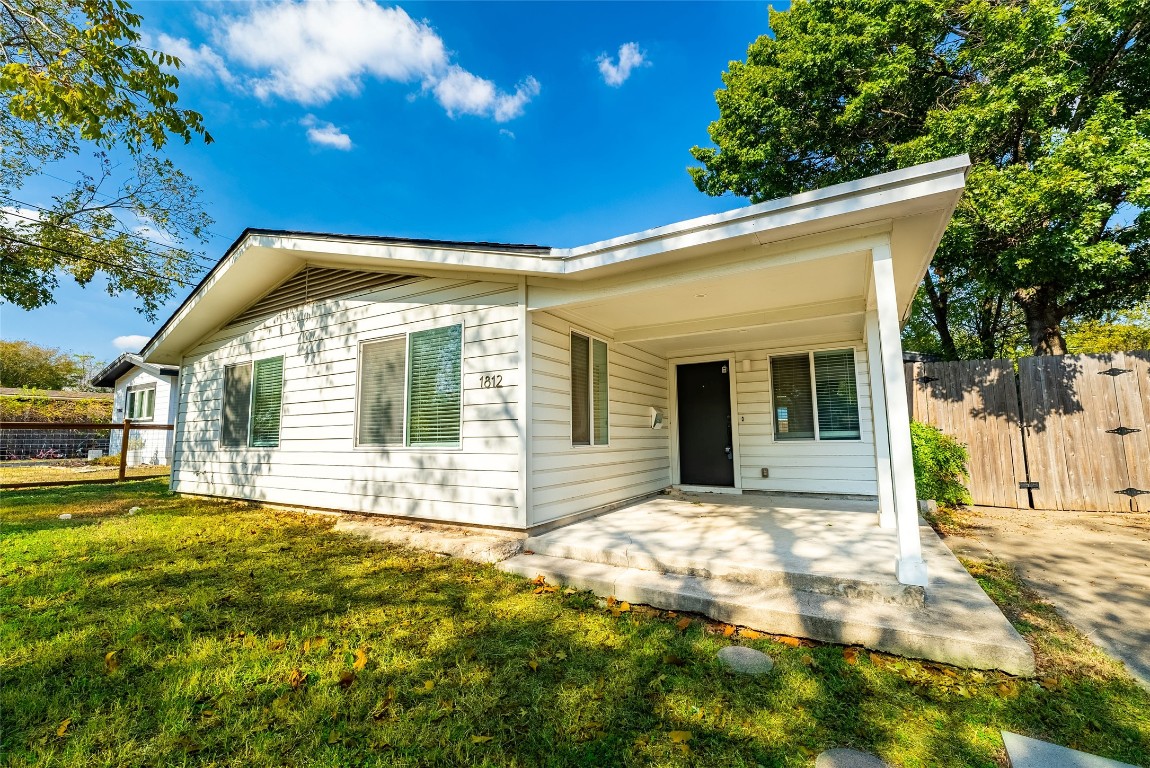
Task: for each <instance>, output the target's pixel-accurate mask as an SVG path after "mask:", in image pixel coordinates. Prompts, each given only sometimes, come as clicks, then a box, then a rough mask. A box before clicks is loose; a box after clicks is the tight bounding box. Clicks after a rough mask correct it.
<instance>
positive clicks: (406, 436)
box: [403, 318, 467, 451]
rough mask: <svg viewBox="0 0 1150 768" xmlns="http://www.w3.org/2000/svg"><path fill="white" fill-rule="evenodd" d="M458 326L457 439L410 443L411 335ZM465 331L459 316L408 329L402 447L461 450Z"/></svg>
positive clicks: (417, 449) (420, 449)
mask: <svg viewBox="0 0 1150 768" xmlns="http://www.w3.org/2000/svg"><path fill="white" fill-rule="evenodd" d="M457 325H458V326H459V424H458V428H459V440H457V441H456V442H454V443H423V444H420V445H412V444H411V429H410V422H411V371H412V366H411V337H412V336H414V335H415V334H417V333H427V332H428V331H437V330H440V329H443V328H453V327H455V326H457ZM466 331H467V328H466V326H465V325H464V322H463V319H462V318H460V320H459V322H458V323H448V324H447V325H437V326H433V327H431V328H420V329H419V330H408V331H406V333H407V363H406V364H405V365H404V376H405V380H404V389H405V392H404V412H403V415H404V425H403V447H404V448H407V449H409V450H413V451H460V450H463V383H464V382H463V347H464V346H465V345H466V342H465V341H464V337H465V333H466Z"/></svg>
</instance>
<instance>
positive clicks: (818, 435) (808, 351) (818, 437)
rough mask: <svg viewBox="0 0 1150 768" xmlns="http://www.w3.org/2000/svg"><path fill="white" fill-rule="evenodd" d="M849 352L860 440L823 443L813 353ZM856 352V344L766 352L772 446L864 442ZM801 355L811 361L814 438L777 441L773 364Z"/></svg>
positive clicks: (838, 439)
mask: <svg viewBox="0 0 1150 768" xmlns="http://www.w3.org/2000/svg"><path fill="white" fill-rule="evenodd" d="M848 349H849V350H850V352H851V370H852V371H853V372H854V382H855V415H856V416H857V417H858V422H859V436H858V437H848V438H827V439H825V440H824V439H823V436H822V432H821V430H820V428H819V391H818V379H817V378H816V377H815V353H816V352H845V351H847V350H848ZM858 352H859V345H858V344H847V345H843V344H841V343H840V344H833V343H830V344H824V345H819V346H812V347H805V348H804V347H796V348H793V349H790V350H779V351H778V352H769V351H768V352H767V376H768V378H769V379H770V390H769V392H770V400H771V419H770V425H769V426H770V428H771V442H772V443H779V444H782V445H788V444H803V443H862V442H866V441H865V440H863V436H862V435H863V430H862V414H861V413H860V412H859V398H858V375H859V373H858V360H857V358H858ZM801 354H805V355H806V356H807V359H808V360H809V361H810V376H811V413H812V414H813V416H814V429H815V436H814V437H801V438H798V439H795V440H780V439H779V437H778V433H776V432H775V419H776V417H777V416H778V414H777V413H776V412H775V409H776V407H777V406H776V405H775V371H774V367H773V363H772V361H773V360H774V359H775V358H776V357H798V356H799V355H801Z"/></svg>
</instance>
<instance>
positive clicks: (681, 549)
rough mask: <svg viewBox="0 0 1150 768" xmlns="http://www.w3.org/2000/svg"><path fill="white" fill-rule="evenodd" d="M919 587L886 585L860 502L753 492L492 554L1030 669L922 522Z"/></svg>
mask: <svg viewBox="0 0 1150 768" xmlns="http://www.w3.org/2000/svg"><path fill="white" fill-rule="evenodd" d="M920 535H921V536H922V542H923V557H924V559H926V561H927V565H928V568H929V571H930V584H929V586H928V587H927V588H926V590H925V593H924V592H923V591H922V590H921V588H918V587H908V586H906V585H902V584H899V583H898V582H897V580H896V578H895V574H894V559H895V552H896V551H897V546H896V541H895V534H894V532H893V531H889V530H883V529H881V528H879V527H878V524H877V520H876V515H875V512H874V505H873V504H868V503H865V502H827V501H811V500H809V499H802V500H799V499H793V498H792V499H780V498H772V497H765V496H754V495H742V496H737V495H729V496H723V495H715V494H704V495H689V496H687V497H685V498H670V497H659V498H655V499H651V500H647V501H642V502H638V503H636V504H632V505H630V506H627V507H624V508H622V509H619V510H616V511H614V512H609V513H607V514H604V515H600V516H599V517H595V518H592V519H589V520H584V521H582V522H578V523H573V524H571V525H569V526H566V527H563V528H559V529H557V530H554V531H550V532H548V533H545V534H542V535H540V536H532V537H530V538H529V539H528V540H527V541H526V542H525V544H524V553H523V554H522V555H518V556H516V557H512V558H510V559H508V560H505V561H504V562H502V563H500V564H499V565H498V566H497V567H499V568H501V569H503V570H506V571H510V572H512V573H518V574H520V575H523V576H527V577H529V578H530V577H535V576H539V575H542V576H545V577H546V578H548V579H550V580H552V581H555V582H558V583H564V584H570V585H573V586H577V587H580V588H584V589H590V590H593V591H595V592H597V593H599V594H602V595H614V596H615V597H617V598H618V599H620V600H627V601H628V602H633V603H643V604H647V605H652V606H655V607H658V608H664V609H669V610H680V611H694V612H698V613H702V614H704V615H707V616H710V617H711V618H713V619H716V620H719V621H724V622H728V623H731V624H739V625H743V626H748V627H751V628H753V629H757V630H760V631H764V632H772V633H779V634H789V635H796V636H801V637H809V638H813V639H816V640H825V641H829V642H836V643H843V644H858V645H863V646H866V647H868V648H873V649H875V650H882V651H888V652H891V653H897V654H901V655H904V656H916V657H919V658H926V659H932V660H936V661H944V662H947V663H951V664H956V665H960V666H970V667H978V668H998V669H1003V670H1005V671H1008V672H1011V673H1014V674H1030V673H1031V672H1033V669H1034V655H1033V653H1032V652H1031V650H1030V647H1029V646H1028V645H1027V644H1026V642H1025V641H1024V640H1023V639H1022V637H1021V636H1020V635H1019V634H1018V633H1017V632H1016V631H1015V630H1014V628H1013V627H1012V626H1011V625H1010V623H1009V622H1008V621H1007V620H1006V618H1005V617H1004V616H1003V615H1002V613H1001V611H999V610H998V608H997V606H995V605H994V603H993V602H992V601H991V600H990V598H989V597H987V595H986V593H984V592H983V591H982V589H981V588H979V586H978V584H977V582H975V581H974V579H973V578H971V576H970V575H969V574H968V573H967V572H966V570H965V569H964V568H963V567H962V565H961V564H960V563H959V562H958V560H956V559H955V557H954V555H953V554H951V552H950V550H949V549H948V548H947V547H946V545H945V544H943V543H942V542H941V540H940V539H939V538H938V537H937V536H936V535H935V533H934V531H933V530H931V529H930V527H929V526H926V525H923V526H922V527H921V528H920Z"/></svg>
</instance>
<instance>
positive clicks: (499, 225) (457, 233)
mask: <svg viewBox="0 0 1150 768" xmlns="http://www.w3.org/2000/svg"><path fill="white" fill-rule="evenodd" d="M136 10H137V11H138V12H140V13H141V14H142V15H143V17H144V24H143V27H144V30H145V32H146V33H147V35H148V40H149V42H150V43H151V44H152V45H154V46H155V47H158V48H161V49H163V50H166V51H168V52H171V53H174V54H176V55H179V56H181V57H182V58H183V59H184V60H185V67H184V70H183V73H182V74H181V86H180V97H181V98H180V104H181V106H184V107H188V108H191V109H195V110H197V111H199V112H202V113H203V115H204V118H205V123H206V125H207V127H208V129H209V131H210V132H211V133H212V135H213V136H214V138H215V140H216V141H215V143H214V144H212V145H210V146H204V145H203V144H195V145H191V146H187V147H185V146H179V147H173V148H172V150H171V151H170V156H171V157H172V159H173V160H175V161H176V162H177V163H178V164H179V165H180V167H181V168H182V169H183V170H185V171H186V172H187V173H188V174H189V175H191V176H192V178H193V179H194V180H195V182H196V183H197V184H198V185H199V186H201V187H202V188H203V191H204V198H205V201H206V203H207V209H208V211H209V213H210V214H211V215H212V216H213V218H214V219H215V224H214V225H213V227H212V232H213V239H212V241H211V243H210V244H209V246H208V247H207V250H206V255H207V257H208V259H210V260H211V261H213V262H214V261H215V260H216V259H218V258H219V257H220V256H221V255H222V254H223V252H224V249H225V248H226V247H227V246H228V245H229V244H230V243H231V242H232V240H234V239H235V237H236V236H237V235H238V234H239V233H240V231H242V230H243V228H244V227H248V226H255V227H269V228H284V229H299V230H318V231H326V232H341V233H355V234H377V235H397V236H408V237H430V238H443V239H461V240H495V241H510V242H522V243H539V244H543V245H554V246H572V245H578V244H581V243H587V242H593V241H595V240H599V239H602V238H606V237H612V236H616V235H621V234H626V233H628V232H633V231H637V230H641V229H646V228H648V227H652V226H656V225H660V224H666V223H670V222H673V221H677V220H680V219H684V218H689V217H692V216H698V215H703V214H706V213H712V212H715V211H720V210H727V209H729V208H734V207H737V206H739V205H743V204H745V201H743V200H740V199H737V198H733V197H726V198H718V199H716V198H710V197H707V196H705V195H703V194H702V193H700V192H698V191H697V190H696V189H695V187H694V185H693V184H692V183H691V180H690V178H689V176H688V175H687V172H686V168H687V166H688V165H691V164H692V163H693V161H692V158H691V156H690V153H689V150H690V148H691V146H693V145H695V144H706V143H707V141H708V139H707V126H708V124H709V123H710V122H711V121H712V120H713V119H715V118H716V117H717V115H718V111H717V108H716V106H715V101H714V96H713V93H714V91H715V89H716V88H718V87H720V86H721V79H720V75H721V73H722V72H723V70H725V69H726V66H727V64H728V62H729V61H730V60H732V59H741V58H743V57H744V56H745V54H746V49H747V46H748V45H749V44H750V43H751V41H752V40H754V38H755V37H756V36H758V35H760V34H764V33H766V32H767V4H766V3H758V2H746V3H720V2H707V3H405V4H403V5H402V6H387V5H381V4H374V3H371V2H369V1H368V0H339V2H332V1H331V0H322V1H321V2H318V3H312V4H310V5H308V6H302V5H295V4H291V3H263V4H259V5H251V4H244V3H226V4H221V3H191V2H188V3H176V2H165V3H148V2H145V3H139V4H137V5H136ZM72 170H73V169H72V168H70V167H69V166H67V165H60V166H58V167H53V168H52V169H51V170H50V173H52V174H53V175H55V176H60V177H62V178H68V177H69V176H70V175H71V173H72ZM63 186H64V185H63V184H62V183H61V182H58V181H55V180H53V179H50V178H42V179H39V180H37V181H36V182H34V183H33V184H30V185H29V186H28V187H26V188H25V189H24V190H23V191H22V192H21V193H20V194H19V197H20V198H21V199H22V200H24V201H25V202H29V203H33V204H43V203H44V202H46V201H47V199H48V197H49V196H50V195H51V194H52V193H53V192H59V191H60V190H61V189H62V188H63ZM133 298H134V297H131V296H121V297H117V298H112V297H109V296H108V295H107V294H106V293H104V291H103V288H102V285H99V284H97V283H93V284H92V285H90V286H89V287H88V288H87V289H79V288H77V287H76V286H75V285H74V283H72V282H71V281H70V279H68V278H64V279H62V281H61V288H60V290H59V291H58V292H57V304H55V305H52V306H49V307H46V308H43V309H40V310H36V311H32V312H25V311H22V310H20V309H17V308H14V307H12V306H9V305H5V306H4V307H3V309H2V310H0V312H2V318H0V320H2V326H3V327H2V329H0V333H2V335H3V337H4V338H6V339H19V338H22V339H29V340H31V341H33V342H35V343H38V344H44V345H49V346H56V347H62V348H64V349H67V350H71V351H74V352H77V353H86V354H92V355H95V356H96V357H97V358H99V359H105V360H107V359H111V358H112V357H114V356H115V355H116V354H118V353H119V352H120V351H122V350H123V349H125V348H130V351H135V349H137V348H138V341H139V340H138V339H131V338H121V337H134V336H143V337H147V336H150V335H151V333H152V332H153V331H154V329H155V328H156V327H157V326H158V324H159V323H160V322H162V321H163V320H164V319H165V318H166V316H167V313H168V311H170V310H171V309H173V308H174V307H175V306H176V305H177V304H178V303H179V301H180V300H182V299H183V293H182V292H181V294H180V295H178V296H177V297H176V299H175V300H174V301H173V302H171V303H170V304H169V306H168V307H167V308H166V309H165V310H164V311H163V312H161V316H160V317H159V318H157V321H156V322H149V321H148V320H147V319H145V318H144V317H143V316H142V315H140V314H138V313H136V312H135V311H134V309H133ZM118 338H120V342H119V344H117V343H116V339H118Z"/></svg>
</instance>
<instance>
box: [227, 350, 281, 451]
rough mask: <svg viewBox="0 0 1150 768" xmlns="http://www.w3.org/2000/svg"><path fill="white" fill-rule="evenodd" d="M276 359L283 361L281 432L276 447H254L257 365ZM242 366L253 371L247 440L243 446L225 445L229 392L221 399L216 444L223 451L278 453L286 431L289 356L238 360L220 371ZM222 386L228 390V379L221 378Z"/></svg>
mask: <svg viewBox="0 0 1150 768" xmlns="http://www.w3.org/2000/svg"><path fill="white" fill-rule="evenodd" d="M276 358H279V359H280V360H283V363H281V365H282V370H283V379H282V381H281V383H280V421H279V432H278V433H277V438H276V444H275V445H261V446H254V445H252V412H253V411H252V406H254V405H255V397H256V363H259V362H262V361H264V360H275V359H276ZM241 365H247V366H250V367H251V369H252V374H251V377H250V378H249V379H248V429H247V439H246V440H245V441H244V444H243V445H225V444H224V434H223V421H224V406H225V403H226V402H227V392H226V391H224V392H223V397H221V398H220V415H219V428H220V429H219V432H220V433H219V437H217V438H216V442H217V443H219V447H220V448H221V449H222V450H229V451H242V450H247V449H249V448H257V447H258V448H259V450H261V451H276V450H279V448H280V446H282V445H283V431H284V400H285V399H286V398H285V397H284V392H285V391H286V389H287V355H285V354H283V353H280V354H278V355H269V356H268V357H253V358H249V359H247V360H237V361H235V362H231V363H226V364H225V365H224V366H223V368H221V369H220V370H221V371H223V370H225V369H227V368H235V367H237V366H241ZM221 376H222V374H221ZM221 384H222V386H223V387H224V388H225V390H226V387H227V384H226V379H223V378H221Z"/></svg>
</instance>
